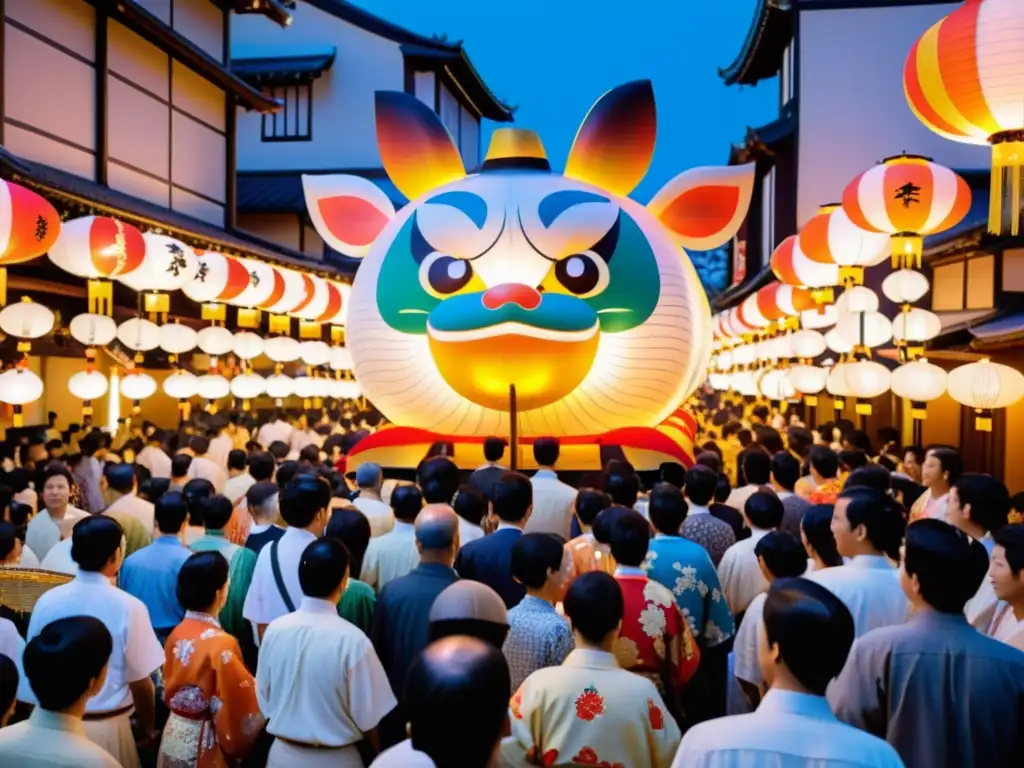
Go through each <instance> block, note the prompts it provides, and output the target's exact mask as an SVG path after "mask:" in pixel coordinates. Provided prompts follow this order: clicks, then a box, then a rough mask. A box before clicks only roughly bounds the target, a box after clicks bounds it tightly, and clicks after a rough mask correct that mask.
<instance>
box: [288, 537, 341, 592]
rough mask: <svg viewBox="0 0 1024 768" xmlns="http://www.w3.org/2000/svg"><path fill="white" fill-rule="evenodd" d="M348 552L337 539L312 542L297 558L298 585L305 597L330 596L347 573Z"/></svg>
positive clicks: (327, 538)
mask: <svg viewBox="0 0 1024 768" xmlns="http://www.w3.org/2000/svg"><path fill="white" fill-rule="evenodd" d="M348 569H349V554H348V550H347V549H346V548H345V545H344V544H342V543H341V542H340V541H338V540H337V539H334V538H331V537H325V538H322V539H317V540H316V541H314V542H312V543H311V544H310V545H309V546H308V547H306V549H305V550H303V552H302V558H301V559H300V560H299V585H300V586H301V587H302V594H304V595H306V596H307V597H320V598H324V597H330V595H331V594H333V593H334V591H335V590H336V589H337V588H338V587H339V586H340V585H341V583H342V582H343V581H344V580H345V577H346V576H347V575H348Z"/></svg>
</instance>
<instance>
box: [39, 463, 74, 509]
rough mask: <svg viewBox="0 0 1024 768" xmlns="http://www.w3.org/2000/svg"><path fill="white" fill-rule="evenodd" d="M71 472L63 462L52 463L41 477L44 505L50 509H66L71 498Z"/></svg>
mask: <svg viewBox="0 0 1024 768" xmlns="http://www.w3.org/2000/svg"><path fill="white" fill-rule="evenodd" d="M72 485H73V482H72V480H71V473H70V472H68V471H67V469H66V468H65V467H64V466H63V465H61V464H51V465H50V466H48V467H47V468H46V469H44V470H43V474H42V477H41V478H40V487H41V488H42V491H43V492H42V501H43V506H44V507H46V508H47V509H50V510H59V509H64V508H66V507H67V506H68V502H69V501H70V500H71V487H72Z"/></svg>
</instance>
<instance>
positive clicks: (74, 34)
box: [6, 0, 168, 61]
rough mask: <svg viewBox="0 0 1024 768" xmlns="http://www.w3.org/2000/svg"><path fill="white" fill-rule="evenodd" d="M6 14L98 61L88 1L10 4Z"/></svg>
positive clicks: (92, 13)
mask: <svg viewBox="0 0 1024 768" xmlns="http://www.w3.org/2000/svg"><path fill="white" fill-rule="evenodd" d="M163 2H168V0H163ZM6 13H7V18H9V19H14V20H15V21H18V22H20V23H22V24H24V25H25V26H26V27H28V28H29V29H31V30H33V31H35V32H38V33H39V34H41V35H44V36H45V37H48V38H49V39H51V40H53V41H55V42H57V43H60V44H61V45H63V46H64V47H65V48H69V49H70V50H72V51H74V52H75V53H77V54H78V55H79V56H82V57H84V58H86V59H88V60H89V61H95V60H96V43H95V39H96V35H95V29H96V12H95V11H94V10H93V8H92V6H91V5H89V4H88V3H86V2H85V0H8V2H7V4H6Z"/></svg>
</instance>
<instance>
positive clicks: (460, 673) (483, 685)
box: [405, 636, 513, 768]
mask: <svg viewBox="0 0 1024 768" xmlns="http://www.w3.org/2000/svg"><path fill="white" fill-rule="evenodd" d="M512 693H513V691H512V690H511V686H510V675H509V670H508V662H507V661H506V660H505V656H504V654H502V652H501V651H500V650H499V649H498V648H495V647H494V646H493V645H490V644H488V643H486V642H484V641H482V640H478V639H476V638H473V637H467V636H452V637H446V638H444V639H441V640H438V641H437V642H434V643H432V644H431V645H429V646H427V648H426V649H425V650H424V651H423V652H422V653H421V654H420V655H419V656H417V657H416V659H415V660H414V661H413V663H412V666H411V667H410V668H409V673H408V677H407V678H406V686H405V699H406V701H405V709H406V713H407V715H408V725H409V736H410V738H411V740H412V746H413V749H415V750H417V751H419V752H423V753H424V754H426V755H427V756H428V757H429V758H430V759H431V760H432V761H433V764H434V765H435V766H437V768H483V767H484V766H486V765H489V764H490V761H491V759H492V757H493V755H494V752H495V750H496V748H497V746H498V742H499V741H500V739H501V737H502V734H503V733H504V732H505V729H506V727H507V726H508V714H507V713H508V701H509V699H510V698H511V695H512Z"/></svg>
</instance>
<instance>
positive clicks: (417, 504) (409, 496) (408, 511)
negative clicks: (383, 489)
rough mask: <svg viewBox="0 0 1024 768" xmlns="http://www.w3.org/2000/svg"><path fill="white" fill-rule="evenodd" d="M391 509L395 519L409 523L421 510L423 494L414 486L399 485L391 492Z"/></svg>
mask: <svg viewBox="0 0 1024 768" xmlns="http://www.w3.org/2000/svg"><path fill="white" fill-rule="evenodd" d="M391 509H393V510H394V511H395V518H397V519H398V520H401V521H403V522H407V523H411V522H412V521H414V520H415V519H416V515H418V514H419V513H420V510H421V509H423V494H422V493H420V489H419V488H417V487H416V486H415V485H399V486H397V487H396V488H395V489H394V490H393V491H392V492H391Z"/></svg>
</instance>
